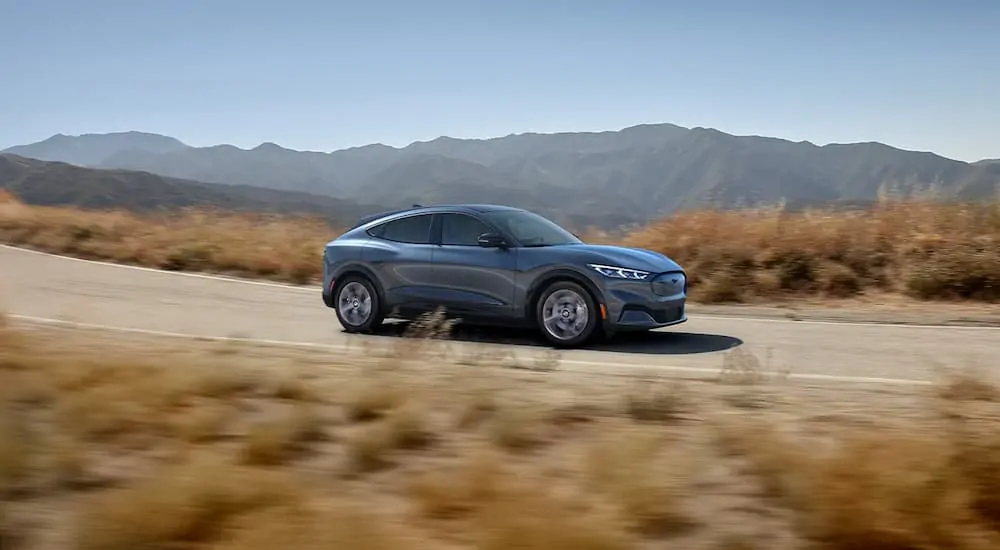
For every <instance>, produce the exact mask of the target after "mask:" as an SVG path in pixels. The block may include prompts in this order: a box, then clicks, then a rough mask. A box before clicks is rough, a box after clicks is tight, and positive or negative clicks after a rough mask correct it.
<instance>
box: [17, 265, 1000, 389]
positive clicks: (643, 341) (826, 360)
mask: <svg viewBox="0 0 1000 550" xmlns="http://www.w3.org/2000/svg"><path fill="white" fill-rule="evenodd" d="M0 308H2V309H3V310H4V311H6V312H7V313H8V314H11V315H12V316H13V318H14V319H15V320H19V321H24V322H45V321H69V322H75V323H81V324H87V325H100V326H102V327H110V328H117V329H130V330H138V331H150V332H164V333H171V334H173V335H190V336H208V337H239V338H249V339H255V340H267V341H272V342H273V341H280V342H286V343H293V344H303V345H323V346H330V347H332V348H336V347H338V346H346V345H348V344H349V343H351V342H354V343H355V344H357V343H360V342H362V341H366V342H370V343H375V344H378V343H385V342H389V341H391V339H393V338H395V337H396V335H395V334H394V332H393V331H391V330H390V331H386V334H383V335H375V336H354V335H347V334H345V333H343V332H342V331H341V328H340V325H339V324H338V323H337V319H336V316H335V314H334V312H333V311H332V310H329V309H327V308H326V307H325V306H324V305H323V303H322V301H321V300H320V295H319V291H318V289H316V288H301V287H290V286H286V285H280V284H268V283H257V282H246V281H237V280H228V279H224V278H215V277H210V276H198V275H186V274H178V273H167V272H160V271H155V270H148V269H141V268H132V267H125V266H115V265H110V264H103V263H97V262H87V261H82V260H76V259H71V258H61V257H57V256H51V255H46V254H41V253H35V252H29V251H22V250H17V249H12V248H9V247H0ZM458 339H459V340H466V341H470V340H475V341H474V342H470V343H468V344H457V345H469V346H483V345H484V343H485V344H489V345H498V346H509V347H510V349H511V350H513V351H514V352H515V353H516V354H518V356H519V357H522V358H524V359H525V360H526V361H527V360H530V358H531V357H532V356H534V355H540V354H541V353H544V352H545V350H546V348H544V347H542V346H540V345H539V343H538V341H537V340H536V339H534V338H533V337H532V335H531V334H530V333H524V332H516V331H506V330H505V331H496V332H491V331H481V330H479V331H475V330H466V331H462V332H460V333H459V334H458ZM736 347H742V348H744V349H746V350H748V351H750V352H752V353H753V354H755V355H757V356H758V357H759V358H760V359H761V361H762V362H764V361H766V357H767V355H768V354H770V363H769V364H770V368H772V369H776V370H788V371H790V372H791V373H792V376H793V377H795V376H800V377H802V379H805V380H816V381H825V382H834V383H851V382H862V383H885V384H891V383H903V384H907V383H912V382H920V381H927V380H930V379H932V377H933V369H934V368H935V367H936V366H951V367H961V366H964V365H967V364H976V365H979V366H981V367H987V368H998V367H1000V365H997V363H996V360H995V358H996V354H997V353H998V352H1000V328H993V327H928V326H905V325H900V326H895V325H879V324H868V323H842V322H812V321H792V320H782V319H773V318H772V319H760V318H752V317H718V316H710V315H706V316H698V315H693V316H692V318H691V319H690V320H689V321H688V322H687V323H685V324H683V325H679V326H676V327H671V328H668V329H664V330H661V331H655V332H653V333H649V334H644V335H636V336H631V337H620V338H617V339H615V340H613V341H611V342H609V343H602V344H600V345H598V346H596V347H595V348H594V349H586V350H573V351H568V352H564V353H563V355H562V358H563V368H570V369H579V370H587V371H602V372H608V373H615V372H632V371H633V370H634V368H636V367H640V368H644V369H656V370H660V371H663V372H674V373H678V374H684V373H686V374H687V375H689V376H711V375H714V373H717V372H718V370H719V369H720V367H721V366H722V362H723V357H724V355H725V354H726V353H727V351H728V350H731V349H734V348H736ZM355 349H356V348H355Z"/></svg>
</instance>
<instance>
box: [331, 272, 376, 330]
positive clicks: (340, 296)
mask: <svg viewBox="0 0 1000 550" xmlns="http://www.w3.org/2000/svg"><path fill="white" fill-rule="evenodd" d="M334 300H335V305H336V308H335V309H336V310H337V320H338V321H340V324H341V325H342V326H343V327H344V330H346V331H347V332H370V331H372V330H375V329H377V328H378V327H379V326H380V325H381V324H382V319H383V316H382V304H381V303H379V299H378V293H377V292H375V287H374V286H373V285H372V283H371V281H369V280H368V279H367V278H366V277H363V276H361V275H347V276H346V277H344V278H343V279H341V280H339V281H337V287H336V290H335V292H334Z"/></svg>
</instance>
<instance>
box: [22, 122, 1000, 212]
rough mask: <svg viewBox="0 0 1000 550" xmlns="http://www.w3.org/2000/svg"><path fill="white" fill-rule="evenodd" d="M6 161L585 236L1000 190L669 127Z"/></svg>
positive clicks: (46, 147)
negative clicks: (482, 214) (453, 209)
mask: <svg viewBox="0 0 1000 550" xmlns="http://www.w3.org/2000/svg"><path fill="white" fill-rule="evenodd" d="M3 153H8V154H14V155H18V156H20V157H29V158H35V159H40V160H47V161H58V162H64V163H70V164H75V165H79V166H83V167H89V168H99V169H115V170H131V171H140V172H147V173H150V174H156V175H158V176H162V177H165V178H178V179H182V180H189V181H190V182H205V183H207V184H228V185H241V186H250V187H256V188H265V189H272V190H278V191H289V192H299V193H311V194H314V195H318V196H328V197H336V198H337V199H338V200H339V201H340V202H339V203H338V204H343V205H347V204H352V203H360V204H366V205H379V206H380V207H385V208H394V207H399V206H408V205H410V204H412V203H424V204H431V203H441V202H499V203H506V204H513V205H515V206H522V207H527V208H531V209H534V210H536V211H539V212H541V213H543V214H546V215H549V216H552V217H554V218H557V219H559V220H560V221H563V222H565V223H571V224H573V225H576V226H579V225H596V226H601V227H616V226H621V225H627V224H633V223H642V222H644V221H648V220H650V219H652V218H656V217H659V216H663V215H666V214H669V213H671V212H674V211H676V210H678V209H687V208H695V207H703V206H713V207H720V208H738V207H750V206H760V205H770V204H777V203H784V204H786V205H789V206H790V207H796V206H804V205H820V204H829V203H858V202H868V201H874V200H877V199H878V198H879V197H881V196H886V195H889V196H898V197H912V196H934V197H939V198H950V199H981V198H994V197H996V196H998V194H1000V162H997V161H981V162H977V163H967V162H962V161H958V160H954V159H949V158H945V157H942V156H940V155H937V154H934V153H930V152H918V151H908V150H903V149H898V148H895V147H891V146H889V145H885V144H882V143H877V142H866V143H850V144H831V145H825V146H817V145H815V144H813V143H810V142H804V141H801V142H793V141H789V140H784V139H778V138H771V137H760V136H736V135H731V134H727V133H724V132H721V131H718V130H714V129H710V128H684V127H681V126H677V125H673V124H643V125H638V126H632V127H628V128H624V129H622V130H618V131H603V132H565V133H554V134H538V133H525V134H512V135H508V136H504V137H497V138H491V139H457V138H451V137H440V138H437V139H434V140H430V141H418V142H414V143H411V144H410V145H407V146H405V147H399V148H397V147H390V146H387V145H382V144H372V145H365V146H361V147H353V148H349V149H342V150H337V151H333V152H315V151H297V150H293V149H288V148H285V147H282V146H280V145H277V144H274V143H264V144H261V145H259V146H257V147H254V148H252V149H241V148H238V147H235V146H232V145H216V146H211V147H192V146H189V145H186V144H184V143H183V142H181V141H180V140H178V139H176V138H172V137H168V136H161V135H157V134H149V133H143V132H119V133H111V134H85V135H81V136H65V135H61V134H59V135H56V136H52V137H51V138H48V139H46V140H44V141H41V142H37V143H33V144H30V145H22V146H17V147H12V148H10V149H7V150H5V151H3ZM165 181H166V180H165ZM170 181H174V180H170ZM68 183H69V182H66V184H68ZM202 185H204V184H202ZM212 189H215V188H212ZM242 189H244V190H246V189H248V188H247V187H243V188H242ZM137 192H138V191H137ZM257 196H258V197H262V196H263V195H257ZM123 200H124V199H123ZM143 200H144V201H145V202H149V201H150V200H151V199H143Z"/></svg>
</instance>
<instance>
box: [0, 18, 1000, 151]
mask: <svg viewBox="0 0 1000 550" xmlns="http://www.w3.org/2000/svg"><path fill="white" fill-rule="evenodd" d="M998 29H1000V2H998V1H996V0H951V1H945V0H939V1H936V2H931V1H927V0H908V1H907V0H867V1H861V0H828V1H827V0H787V1H784V2H779V1H776V0H743V1H740V0H726V1H723V0H702V1H699V2H695V1H686V2H685V1H680V0H606V1H596V0H576V1H570V0H534V1H528V0H494V1H489V2H487V1H483V0H421V1H418V0H410V1H406V0H397V1H392V2H390V1H380V0H367V1H364V2H362V1H356V2H341V1H337V0H325V1H320V0H316V1H294V0H283V1H277V0H272V1H268V2H265V1H261V0H238V1H237V0H144V1H135V0H116V1H112V0H87V1H82V0H0V67H2V70H0V75H2V76H0V148H3V147H8V146H11V145H17V144H24V143H31V142H35V141H39V140H42V139H45V138H47V137H49V136H51V135H53V134H56V133H63V134H70V135H76V134H81V133H101V132H111V131H124V130H141V131H147V132H156V133H161V134H166V135H171V136H174V137H177V138H178V139H180V140H182V141H184V142H185V143H187V144H189V145H195V146H206V145H215V144H219V143H230V144H233V145H236V146H239V147H247V148H249V147H254V146H256V145H258V144H260V143H262V142H274V143H278V144H280V145H283V146H285V147H289V148H293V149H303V150H313V151H330V150H335V149H341V148H345V147H353V146H359V145H365V144H369V143H384V144H387V145H393V146H403V145H406V144H408V143H410V142H413V141H418V140H421V141H422V140H429V139H433V138H436V137H438V136H441V135H448V136H452V137H479V138H486V137H496V136H503V135H507V134H511V133H522V132H563V131H602V130H617V129H620V128H623V127H628V126H632V125H636V124H645V123H657V122H671V123H674V124H679V125H681V126H687V127H695V126H704V127H711V128H717V129H719V130H722V131H724V132H729V133H733V134H740V135H764V136H774V137H781V138H786V139H791V140H795V141H799V140H808V141H811V142H813V143H816V144H820V145H821V144H825V143H830V142H841V143H842V142H856V141H881V142H884V143H888V144H890V145H893V146H896V147H901V148H904V149H915V150H921V151H934V152H936V153H938V154H941V155H944V156H947V157H950V158H955V159H959V160H967V161H972V160H978V159H981V158H997V157H1000V30H998Z"/></svg>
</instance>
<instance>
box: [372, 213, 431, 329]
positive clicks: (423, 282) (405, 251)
mask: <svg viewBox="0 0 1000 550" xmlns="http://www.w3.org/2000/svg"><path fill="white" fill-rule="evenodd" d="M432 221H433V215H432V214H417V215H413V216H406V217H403V218H397V219H395V220H391V221H389V222H386V223H384V224H382V225H380V226H378V227H376V228H373V230H372V231H371V235H372V237H373V238H372V239H371V240H369V241H368V245H367V246H366V247H365V252H364V259H365V263H367V264H368V265H370V266H371V267H372V268H373V269H375V270H376V272H377V275H378V278H379V281H381V283H382V288H383V290H384V291H385V302H386V303H385V304H384V305H385V307H386V310H387V311H391V310H392V309H393V308H399V309H400V310H404V309H405V310H408V309H427V308H430V307H433V305H434V304H433V302H434V293H433V286H434V253H435V248H436V247H435V245H433V244H431V222H432Z"/></svg>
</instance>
